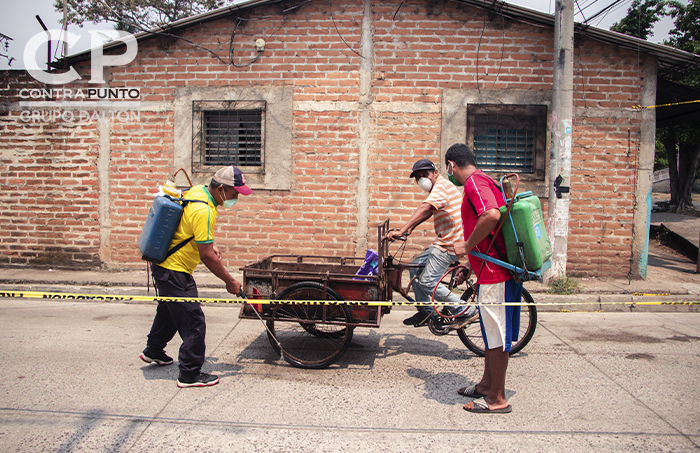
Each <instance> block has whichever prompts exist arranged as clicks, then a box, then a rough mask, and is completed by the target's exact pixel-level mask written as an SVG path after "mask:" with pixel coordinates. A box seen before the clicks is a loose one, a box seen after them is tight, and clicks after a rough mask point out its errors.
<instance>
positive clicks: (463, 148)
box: [445, 143, 522, 413]
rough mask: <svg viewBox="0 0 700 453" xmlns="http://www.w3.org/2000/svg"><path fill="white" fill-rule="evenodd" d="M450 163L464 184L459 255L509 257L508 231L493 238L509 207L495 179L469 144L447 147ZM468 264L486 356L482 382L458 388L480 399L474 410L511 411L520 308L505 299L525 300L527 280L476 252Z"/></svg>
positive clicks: (458, 181) (457, 180)
mask: <svg viewBox="0 0 700 453" xmlns="http://www.w3.org/2000/svg"><path fill="white" fill-rule="evenodd" d="M445 165H446V166H447V175H448V177H449V179H450V181H452V182H453V183H454V184H455V185H457V186H464V197H463V198H462V225H463V227H464V242H461V241H460V242H457V243H455V252H456V253H457V256H460V257H462V256H464V255H468V254H469V253H470V252H471V251H472V250H474V251H477V252H481V253H483V254H485V255H488V256H491V257H493V258H496V259H500V260H504V258H503V257H504V256H505V250H506V249H505V242H504V241H503V235H502V234H501V232H500V231H499V232H498V233H497V234H496V235H495V239H494V234H493V232H494V229H495V228H496V227H497V226H498V223H499V221H500V218H501V213H500V211H499V208H500V207H501V206H504V205H505V201H504V200H503V195H502V194H501V192H500V190H499V188H498V187H497V185H496V183H495V181H494V180H493V179H492V178H491V177H489V176H487V175H486V174H484V173H483V172H482V171H481V170H479V169H478V168H477V167H476V159H475V157H474V154H473V153H472V151H471V150H470V149H469V147H468V146H467V145H465V144H461V143H460V144H456V145H452V146H451V147H450V148H449V149H448V150H447V153H446V154H445ZM469 264H470V266H471V268H472V270H473V271H474V272H475V274H476V277H477V281H476V283H477V285H478V286H477V291H478V292H477V294H478V299H477V302H478V304H479V314H480V323H481V334H482V336H483V338H484V343H485V345H486V359H485V362H484V374H483V376H482V378H481V381H480V382H479V383H478V384H476V385H474V386H472V387H465V388H461V389H459V390H458V393H459V394H461V395H464V396H468V397H472V398H480V399H477V400H475V401H473V402H471V403H467V404H466V405H465V406H464V409H465V410H467V411H469V412H476V413H507V412H511V410H512V408H511V406H510V405H509V404H508V401H507V400H506V395H505V382H506V370H507V369H508V357H509V355H510V347H511V342H515V341H517V338H518V331H519V325H520V307H519V306H506V305H505V303H506V302H520V297H521V294H522V284H521V283H516V282H515V280H514V279H513V276H512V275H511V273H510V271H508V270H507V269H505V268H503V267H501V266H498V265H496V264H493V263H490V262H488V261H484V260H481V259H479V258H476V257H474V256H471V255H470V256H469ZM482 397H483V399H481V398H482Z"/></svg>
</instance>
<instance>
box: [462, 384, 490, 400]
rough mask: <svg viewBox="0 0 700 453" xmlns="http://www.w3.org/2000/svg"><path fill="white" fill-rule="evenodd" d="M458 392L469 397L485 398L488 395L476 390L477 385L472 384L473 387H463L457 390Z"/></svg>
mask: <svg viewBox="0 0 700 453" xmlns="http://www.w3.org/2000/svg"><path fill="white" fill-rule="evenodd" d="M457 393H459V394H460V395H462V396H467V397H469V398H483V397H485V396H486V395H482V394H481V393H479V392H477V391H476V385H472V386H471V387H462V388H461V389H459V390H457Z"/></svg>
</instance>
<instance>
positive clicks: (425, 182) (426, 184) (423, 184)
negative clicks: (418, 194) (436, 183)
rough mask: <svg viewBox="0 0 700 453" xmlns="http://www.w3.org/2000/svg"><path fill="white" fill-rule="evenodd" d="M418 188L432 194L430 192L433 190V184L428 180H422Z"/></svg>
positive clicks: (419, 181)
mask: <svg viewBox="0 0 700 453" xmlns="http://www.w3.org/2000/svg"><path fill="white" fill-rule="evenodd" d="M418 187H420V188H421V189H423V190H424V191H426V192H430V190H431V189H432V188H433V183H432V181H430V180H429V179H428V178H420V179H419V180H418Z"/></svg>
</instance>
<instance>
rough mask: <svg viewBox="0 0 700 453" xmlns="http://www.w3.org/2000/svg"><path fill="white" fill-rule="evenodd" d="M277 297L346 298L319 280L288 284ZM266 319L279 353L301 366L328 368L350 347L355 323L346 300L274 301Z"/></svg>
mask: <svg viewBox="0 0 700 453" xmlns="http://www.w3.org/2000/svg"><path fill="white" fill-rule="evenodd" d="M275 299H277V300H343V298H342V297H341V296H340V295H339V294H338V293H337V292H335V291H334V290H332V289H331V288H326V287H324V285H322V284H320V283H317V282H299V283H295V284H293V285H290V286H288V287H287V288H285V289H284V290H283V291H282V292H281V293H280V294H279V295H278V296H277V297H276V298H275ZM270 314H271V318H270V319H269V320H268V321H267V328H268V332H267V336H268V339H269V340H270V344H271V345H272V348H273V349H274V350H275V352H276V353H278V354H282V356H283V357H284V360H286V361H287V362H288V363H290V364H291V365H294V366H296V367H299V368H312V369H319V368H327V367H328V366H330V365H332V364H333V363H335V361H336V360H338V359H339V358H340V357H341V356H342V355H343V354H344V353H345V351H346V350H347V349H348V346H350V341H351V340H352V334H353V330H354V327H352V326H347V324H348V323H350V322H352V318H351V316H350V309H349V308H348V306H347V305H346V304H275V305H272V306H271V313H270Z"/></svg>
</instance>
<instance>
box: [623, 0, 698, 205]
mask: <svg viewBox="0 0 700 453" xmlns="http://www.w3.org/2000/svg"><path fill="white" fill-rule="evenodd" d="M666 8H668V11H667V10H666ZM667 15H670V16H671V17H673V18H674V25H675V28H674V29H673V30H671V31H670V33H669V35H670V39H669V40H668V41H666V42H664V44H665V45H667V46H672V47H675V48H677V49H681V50H684V51H686V52H691V53H694V54H700V0H691V1H690V3H689V4H688V5H687V6H686V5H684V4H682V3H680V2H679V1H676V0H671V1H666V0H645V1H644V2H641V1H640V0H634V2H633V3H632V6H630V8H629V9H628V10H627V16H625V17H624V18H623V19H622V20H621V21H620V22H619V23H615V24H614V25H613V26H612V27H610V30H612V31H616V32H618V33H624V34H626V35H630V36H636V37H638V38H641V39H647V37H648V36H649V35H650V34H651V30H652V28H653V26H654V24H655V23H656V22H657V21H659V20H660V19H661V17H663V16H667ZM664 77H665V78H666V79H668V80H672V81H674V82H678V83H681V84H684V85H689V86H692V87H696V88H700V71H698V70H697V68H695V69H693V70H690V71H684V72H677V73H669V74H664ZM663 108H673V107H663ZM656 137H657V142H656V147H657V154H656V156H655V165H654V168H655V169H661V168H665V166H663V167H662V166H661V165H660V164H661V162H662V161H663V162H665V163H666V165H667V166H668V173H669V178H670V183H671V201H670V203H669V205H670V206H671V210H673V211H674V212H677V211H678V210H684V209H688V208H692V207H693V199H692V193H691V190H692V187H693V183H694V182H695V179H696V178H697V177H698V161H700V123H698V122H694V123H685V124H679V125H676V126H671V127H665V128H659V129H657V130H656Z"/></svg>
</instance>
